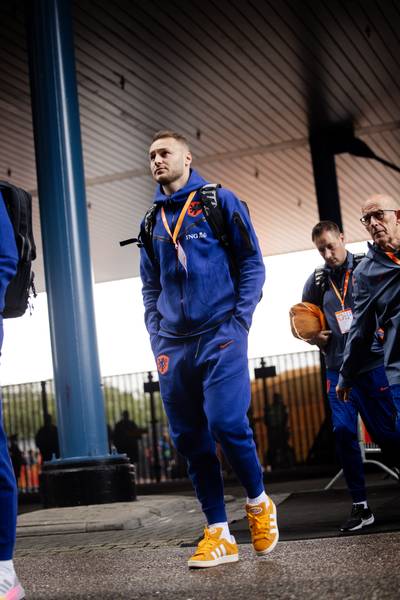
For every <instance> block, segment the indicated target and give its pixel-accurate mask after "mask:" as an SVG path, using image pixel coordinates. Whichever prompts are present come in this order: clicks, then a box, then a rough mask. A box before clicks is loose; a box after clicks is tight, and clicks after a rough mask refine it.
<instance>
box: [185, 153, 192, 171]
mask: <svg viewBox="0 0 400 600" xmlns="http://www.w3.org/2000/svg"><path fill="white" fill-rule="evenodd" d="M191 164H192V153H191V152H190V151H189V150H188V151H187V153H186V156H185V167H188V166H189V165H191Z"/></svg>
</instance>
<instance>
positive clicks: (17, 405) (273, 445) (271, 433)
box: [2, 351, 326, 492]
mask: <svg viewBox="0 0 400 600" xmlns="http://www.w3.org/2000/svg"><path fill="white" fill-rule="evenodd" d="M249 370H250V375H251V380H252V381H251V392H252V401H251V407H250V410H249V420H250V423H251V425H252V427H253V430H254V433H255V440H256V445H257V450H258V454H259V457H260V461H261V463H262V465H263V467H264V469H265V470H271V469H272V470H273V469H282V468H288V467H293V466H295V465H301V464H305V463H307V461H308V459H309V456H310V453H311V452H312V449H313V446H314V443H315V440H316V438H317V436H318V433H319V432H320V430H321V426H322V424H323V422H324V420H325V417H326V410H325V400H324V393H323V387H322V385H321V368H320V359H319V353H318V352H316V351H311V352H301V353H296V354H285V355H278V356H269V357H265V358H260V359H253V360H250V361H249ZM157 379H158V375H157V372H144V373H133V374H128V375H118V376H113V377H104V378H103V382H102V383H103V391H104V401H105V412H106V419H107V426H108V433H109V445H110V450H111V451H115V450H116V446H118V444H117V440H116V439H114V431H115V426H116V424H117V423H118V421H120V419H121V415H122V413H123V412H124V411H127V412H128V415H127V416H126V417H129V420H131V421H133V422H134V423H135V425H136V426H137V430H136V431H137V443H136V450H135V456H134V457H132V460H133V461H134V462H135V463H136V472H137V481H138V482H139V483H146V482H153V481H166V480H172V479H178V478H185V477H186V466H185V463H184V460H183V459H182V458H181V457H180V456H179V455H178V454H177V453H176V451H175V449H174V448H173V446H172V444H171V440H170V437H169V433H168V422H167V418H166V415H165V413H164V410H163V407H162V402H161V398H160V394H159V392H158V381H157ZM2 401H3V418H4V425H5V430H6V433H7V435H8V436H9V439H10V453H11V455H12V458H13V462H14V465H15V469H16V472H17V473H16V474H17V476H18V485H19V489H20V491H21V492H35V491H37V489H38V485H39V473H40V465H41V456H40V453H39V452H38V449H37V448H36V445H35V435H36V433H37V431H38V429H39V428H40V427H41V426H42V425H43V421H44V415H45V414H51V415H52V416H53V420H54V422H55V423H56V422H57V415H56V403H55V397H54V388H53V382H52V381H42V382H36V383H27V384H22V385H12V386H5V387H3V389H2ZM219 454H220V458H221V462H222V466H223V469H224V470H225V471H226V472H227V473H229V471H230V467H229V464H228V463H227V462H226V460H225V459H224V457H223V454H222V452H220V453H219Z"/></svg>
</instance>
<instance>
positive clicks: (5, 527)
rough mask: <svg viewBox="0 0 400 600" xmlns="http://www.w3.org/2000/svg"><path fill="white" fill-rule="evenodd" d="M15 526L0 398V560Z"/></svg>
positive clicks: (8, 547)
mask: <svg viewBox="0 0 400 600" xmlns="http://www.w3.org/2000/svg"><path fill="white" fill-rule="evenodd" d="M2 342H3V323H2V319H1V316H0V350H1V346H2ZM16 526H17V484H16V482H15V477H14V471H13V468H12V464H11V460H10V456H9V454H8V449H7V436H6V434H5V432H4V426H3V414H2V406H1V397H0V560H10V559H11V558H12V555H13V550H14V544H15V532H16Z"/></svg>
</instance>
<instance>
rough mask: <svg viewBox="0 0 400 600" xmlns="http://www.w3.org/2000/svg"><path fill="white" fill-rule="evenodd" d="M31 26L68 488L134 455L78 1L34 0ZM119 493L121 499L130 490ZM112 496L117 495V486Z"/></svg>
mask: <svg viewBox="0 0 400 600" xmlns="http://www.w3.org/2000/svg"><path fill="white" fill-rule="evenodd" d="M27 32H28V52H29V67H30V80H31V92H32V113H33V125H34V137H35V148H36V167H37V177H38V189H39V203H40V218H41V227H42V236H43V252H44V264H45V274H46V288H47V294H48V305H49V316H50V331H51V341H52V353H53V364H54V379H55V391H56V402H57V422H58V430H59V437H60V451H61V459H60V460H59V461H51V463H48V465H47V467H48V469H49V473H50V479H51V473H53V474H54V471H56V475H57V477H56V479H57V485H56V487H57V486H58V488H59V489H61V488H63V492H62V493H63V495H64V496H65V495H68V488H69V487H70V486H71V481H70V480H68V481H67V483H66V485H65V486H63V485H60V481H61V478H60V473H61V472H62V473H63V476H64V478H65V477H67V479H68V477H70V475H71V472H72V471H74V473H75V472H76V467H77V465H78V470H82V479H86V483H87V474H88V472H89V471H90V472H93V469H94V471H96V465H97V466H101V469H102V470H104V468H105V469H106V470H110V466H111V468H112V467H113V465H115V464H117V463H118V464H119V467H120V466H121V459H122V463H124V462H125V461H126V459H125V458H124V457H121V456H110V455H109V454H108V440H107V430H106V421H105V409H104V399H103V394H102V389H101V378H100V367H99V359H98V350H97V339H96V327H95V315H94V302H93V282H92V270H91V261H90V249H89V233H88V231H89V230H88V218H87V208H86V198H85V184H84V172H83V157H82V144H81V132H80V122H79V106H78V94H77V83H76V73H75V58H74V47H73V33H72V16H71V3H70V1H69V0H30V2H28V3H27ZM70 467H71V468H70ZM119 467H118V469H119V470H120V468H119ZM99 468H100V467H99ZM111 470H112V469H111ZM67 474H68V476H67ZM44 475H46V469H45V470H44ZM114 475H115V473H114V474H113V475H112V477H114ZM98 479H99V480H101V479H102V478H101V477H100V478H98ZM86 483H85V484H84V485H83V487H82V485H81V483H79V482H78V481H76V480H74V482H73V485H74V486H75V487H76V486H78V488H79V489H78V491H77V492H76V494H75V496H76V497H75V498H74V499H73V500H71V501H70V502H67V503H68V504H81V503H92V502H88V501H87V500H88V498H87V492H88V490H86V491H85V490H84V488H85V487H87V486H86ZM103 483H104V481H103ZM105 485H106V486H107V483H106V484H105ZM50 487H51V488H52V489H51V490H50V492H49V494H50V495H52V494H53V492H54V493H55V494H56V495H57V490H54V489H53V487H54V486H53V485H52V484H51V485H50ZM96 494H97V496H98V495H99V494H100V496H99V497H94V498H93V501H94V502H96V501H100V502H101V501H104V499H103V498H102V497H101V496H102V490H98V491H97V492H94V495H95V496H96ZM53 495H54V494H53ZM117 496H118V497H117V498H116V499H128V498H127V497H124V498H121V497H120V495H119V494H117ZM106 501H110V497H109V496H107V499H106ZM60 503H61V504H62V503H64V505H66V504H65V502H64V500H63V499H62V498H61V501H60V500H59V499H58V500H55V501H54V502H53V501H51V500H50V502H48V503H47V504H48V505H49V504H50V505H60Z"/></svg>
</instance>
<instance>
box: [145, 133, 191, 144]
mask: <svg viewBox="0 0 400 600" xmlns="http://www.w3.org/2000/svg"><path fill="white" fill-rule="evenodd" d="M163 138H173V139H174V140H177V141H178V142H181V144H185V146H187V147H188V148H189V142H188V141H187V139H186V138H185V136H184V135H182V134H181V133H177V132H176V131H172V130H170V129H162V130H161V131H157V132H156V133H155V134H154V135H153V139H152V140H151V143H152V144H153V143H154V142H156V141H157V140H162V139H163Z"/></svg>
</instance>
